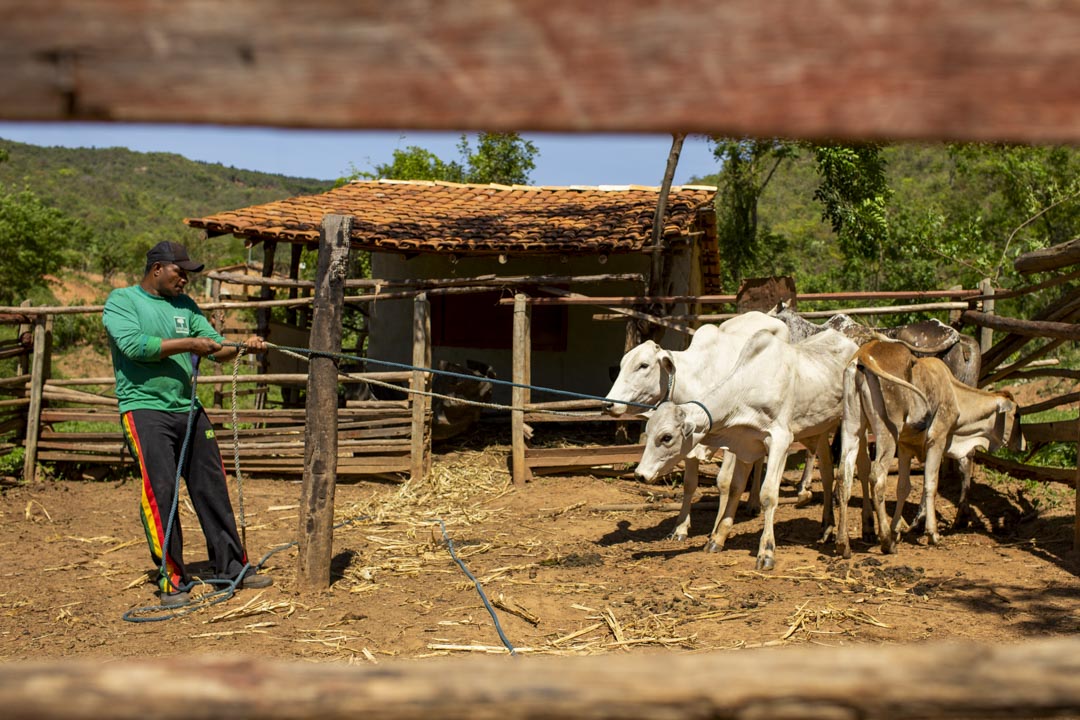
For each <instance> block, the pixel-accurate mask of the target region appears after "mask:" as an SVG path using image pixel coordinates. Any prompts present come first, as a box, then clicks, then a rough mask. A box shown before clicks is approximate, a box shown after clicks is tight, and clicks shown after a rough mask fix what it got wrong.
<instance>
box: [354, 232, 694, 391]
mask: <svg viewBox="0 0 1080 720" xmlns="http://www.w3.org/2000/svg"><path fill="white" fill-rule="evenodd" d="M371 269H372V277H375V278H380V279H385V280H404V279H421V278H439V279H442V278H455V277H459V278H467V277H476V276H480V275H491V274H495V275H501V276H519V275H526V276H527V275H567V276H579V275H601V274H623V273H642V274H644V275H646V276H647V275H648V272H649V258H648V256H646V255H640V254H634V255H613V256H609V257H608V258H607V262H606V263H604V264H601V263H600V261H599V257H598V256H585V257H567V258H566V260H565V262H564V261H562V260H561V259H560V258H558V257H533V258H528V257H519V258H513V257H511V258H509V259H508V262H507V263H506V264H505V265H501V264H499V262H498V260H497V259H496V258H495V257H486V256H485V257H479V258H461V259H459V260H458V261H457V262H456V263H451V262H450V260H449V258H448V257H447V256H444V255H430V254H424V255H417V256H414V257H411V258H406V257H405V256H403V255H398V254H392V253H373V254H372V262H371ZM694 275H695V273H694V271H693V267H692V258H691V256H690V253H689V252H686V253H682V254H681V255H680V256H678V257H677V258H675V265H674V266H673V271H672V279H673V282H674V289H673V292H674V293H676V294H686V293H688V292H690V291H691V287H692V286H694V283H697V281H696V280H695V281H693V282H692V281H691V278H692V277H693V276H694ZM571 289H572V290H573V291H575V292H582V293H588V294H602V295H605V296H609V295H610V296H615V295H634V294H636V293H637V292H639V288H637V287H635V285H634V284H633V283H612V282H605V283H600V284H595V285H591V286H585V285H581V286H578V285H575V286H573V287H572V288H571ZM371 309H372V314H371V319H370V338H369V340H368V356H369V357H371V358H373V359H379V360H389V361H392V362H399V363H409V362H411V359H412V312H413V303H412V301H411V300H405V301H402V300H390V301H386V302H385V303H372V305H371ZM676 312H684V310H683V309H676ZM600 313H606V314H610V313H609V312H608V311H606V310H604V309H602V308H597V307H595V306H570V307H569V308H568V312H567V349H566V351H565V352H554V351H541V350H534V352H533V354H532V384H533V385H538V386H542V387H547V388H555V389H559V390H566V391H571V392H577V393H584V394H588V395H597V396H604V395H605V394H606V393H607V391H608V389H609V388H610V387H611V375H610V374H609V371H610V368H615V372H618V365H619V360H620V359H621V358H622V355H623V344H624V341H625V332H626V324H625V322H622V321H611V320H594V319H593V315H594V314H600ZM460 321H461V322H478V321H482V319H479V318H461V320H460ZM661 342H662V344H663V345H664V346H666V347H670V348H672V349H676V350H679V349H682V348H684V347H685V346H686V345H687V343H688V342H689V336H688V335H685V334H683V333H679V332H675V331H670V330H669V331H668V332H666V333H665V334H664V338H663V340H662V341H661ZM432 356H433V362H435V363H437V362H438V361H439V360H448V361H452V362H457V363H461V364H464V363H465V361H466V360H468V359H472V360H479V361H482V362H485V363H487V364H489V365H491V366H492V367H493V368H494V369H495V373H496V377H497V378H498V379H500V380H507V381H509V380H511V371H512V354H511V351H510V350H492V349H476V348H456V347H439V346H436V347H435V348H433V352H432ZM371 369H372V370H379V369H381V368H379V367H378V366H372V368H371ZM509 399H510V388H508V387H505V386H497V387H496V388H495V400H496V401H497V402H500V403H505V402H509ZM567 399H573V398H569V397H567V396H564V395H557V394H553V393H541V392H534V393H533V401H534V402H549V401H556V400H567Z"/></svg>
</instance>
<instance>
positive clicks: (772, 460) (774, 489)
mask: <svg viewBox="0 0 1080 720" xmlns="http://www.w3.org/2000/svg"><path fill="white" fill-rule="evenodd" d="M793 439H794V438H793V436H792V434H791V431H790V430H788V429H787V428H784V429H782V430H774V431H773V432H772V433H770V434H769V441H768V446H769V456H768V460H767V461H766V463H767V464H766V471H765V481H764V482H763V483H762V484H761V509H762V512H763V514H764V515H765V527H764V528H763V529H762V530H761V542H760V543H759V544H758V554H757V569H758V570H772V569H773V567H775V566H776V558H775V554H776V537H775V536H774V534H773V521H774V518H775V517H776V506H777V505H779V504H780V480H781V478H782V477H783V475H784V460H785V459H786V458H787V451H788V448H789V447H791V441H792V440H793Z"/></svg>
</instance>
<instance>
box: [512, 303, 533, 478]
mask: <svg viewBox="0 0 1080 720" xmlns="http://www.w3.org/2000/svg"><path fill="white" fill-rule="evenodd" d="M526 300H527V298H526V296H525V295H524V294H522V293H518V294H517V295H515V296H514V339H513V342H514V357H513V363H514V367H513V382H515V383H518V384H520V385H528V384H529V383H530V382H531V377H532V372H531V362H532V361H531V356H532V338H531V325H532V323H531V321H532V308H531V307H530V306H529V304H528V303H527V302H526ZM510 397H511V401H510V404H511V406H513V407H514V408H524V407H525V405H526V403H528V402H530V401H531V397H530V393H529V391H528V390H527V389H525V388H519V387H515V388H513V390H512V391H511V393H510ZM510 463H511V468H510V474H511V477H512V478H513V481H514V484H515V485H524V484H525V483H526V482H528V481H529V480H530V479H532V473H531V472H529V467H528V465H526V464H525V411H524V409H521V410H518V409H514V410H511V411H510Z"/></svg>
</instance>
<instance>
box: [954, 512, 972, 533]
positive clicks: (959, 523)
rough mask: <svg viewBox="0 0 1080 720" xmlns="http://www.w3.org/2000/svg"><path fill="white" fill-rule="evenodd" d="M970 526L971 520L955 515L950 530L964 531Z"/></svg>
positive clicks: (965, 516) (964, 516)
mask: <svg viewBox="0 0 1080 720" xmlns="http://www.w3.org/2000/svg"><path fill="white" fill-rule="evenodd" d="M970 524H971V518H969V517H968V516H967V515H957V516H956V519H954V520H953V524H952V529H953V530H966V529H967V528H968V526H969V525H970Z"/></svg>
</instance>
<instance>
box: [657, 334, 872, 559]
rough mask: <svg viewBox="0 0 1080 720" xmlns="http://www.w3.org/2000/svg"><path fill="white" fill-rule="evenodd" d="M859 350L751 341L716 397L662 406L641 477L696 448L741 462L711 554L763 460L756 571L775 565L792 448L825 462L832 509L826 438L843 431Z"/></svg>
mask: <svg viewBox="0 0 1080 720" xmlns="http://www.w3.org/2000/svg"><path fill="white" fill-rule="evenodd" d="M857 349H858V346H857V345H856V344H855V343H853V342H852V341H851V340H848V339H847V338H846V337H844V336H843V335H841V334H840V333H837V332H835V331H833V330H828V331H826V332H823V333H820V334H818V335H816V336H814V337H813V338H810V339H808V340H806V341H805V342H802V343H799V344H797V345H790V344H788V343H787V342H784V341H783V340H781V339H779V338H778V337H776V335H774V334H772V333H768V332H759V333H756V334H755V335H753V336H752V337H751V338H750V339H749V340H748V341H747V343H746V346H745V347H744V348H743V351H742V352H741V353H740V354H739V357H738V358H737V359H736V362H735V364H734V366H733V367H732V369H731V370H730V371H729V372H728V373H727V374H726V375H725V376H722V377H720V378H718V379H717V381H716V382H715V383H714V386H713V389H712V390H710V391H709V392H707V393H705V394H703V395H702V396H700V397H699V398H695V399H693V400H691V401H690V402H685V403H681V404H676V403H663V404H661V405H660V406H659V407H658V408H657V409H656V410H655V411H654V412H653V414H652V417H650V418H649V421H648V423H647V424H646V426H645V436H646V440H645V452H644V454H643V455H642V458H641V462H640V463H638V468H637V474H638V475H639V476H640V477H641V478H642V479H644V480H646V481H650V480H652V479H653V478H655V477H656V476H657V475H660V474H662V473H665V472H668V471H670V470H671V468H672V467H673V466H674V465H675V463H677V462H678V461H679V460H681V459H683V458H684V457H686V456H687V455H688V454H689V453H690V451H691V450H692V449H693V448H694V447H695V446H697V445H699V444H703V445H706V446H707V447H713V448H715V447H727V448H730V449H731V450H732V451H733V452H734V453H735V456H736V458H737V461H736V467H735V471H734V475H733V479H732V482H731V485H730V486H729V487H723V486H721V487H720V507H719V509H718V511H717V516H716V523H715V524H714V526H713V531H712V534H711V535H710V538H709V542H708V543H707V544H706V546H705V549H706V550H707V551H718V550H720V549H722V548H723V546H724V542H725V541H726V540H727V535H728V533H729V532H730V530H731V526H732V524H733V523H734V518H735V509H736V507H737V506H738V502H739V496H740V495H741V494H742V490H743V487H744V486H745V483H746V477H747V474H748V471H749V469H750V463H751V462H753V461H755V460H757V459H758V458H761V457H766V458H767V460H766V472H765V481H764V482H763V483H762V487H761V507H762V509H763V510H764V514H765V529H764V530H763V531H762V533H761V541H760V543H759V546H758V554H757V567H758V569H764V570H769V569H772V568H773V566H774V565H775V558H774V554H775V550H776V541H775V539H774V535H773V521H774V516H775V514H776V506H777V505H778V503H779V493H780V478H781V475H782V474H783V470H784V460H785V458H786V457H787V453H788V448H789V447H790V446H791V443H792V442H793V441H795V440H801V441H803V442H804V443H806V445H807V447H816V448H818V450H819V457H820V458H821V475H822V485H823V487H824V488H825V508H826V512H830V511H831V508H832V502H831V500H832V498H831V494H832V483H833V476H832V458H831V457H830V454H829V452H828V439H829V433H830V432H832V431H833V430H835V429H836V427H837V426H838V425H839V424H840V419H841V414H842V410H843V373H844V368H845V366H846V365H847V362H848V360H849V359H850V358H851V356H852V355H854V354H855V351H856V350H857Z"/></svg>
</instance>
